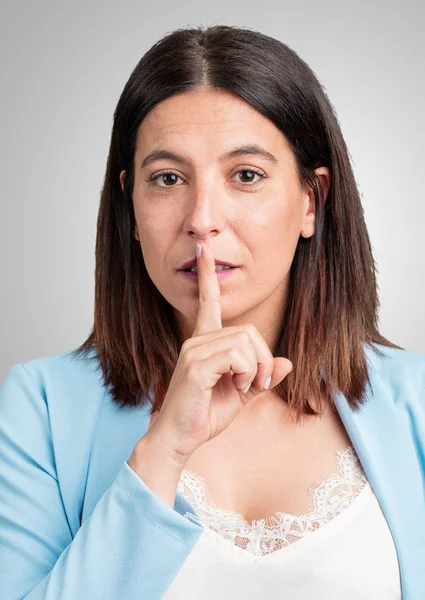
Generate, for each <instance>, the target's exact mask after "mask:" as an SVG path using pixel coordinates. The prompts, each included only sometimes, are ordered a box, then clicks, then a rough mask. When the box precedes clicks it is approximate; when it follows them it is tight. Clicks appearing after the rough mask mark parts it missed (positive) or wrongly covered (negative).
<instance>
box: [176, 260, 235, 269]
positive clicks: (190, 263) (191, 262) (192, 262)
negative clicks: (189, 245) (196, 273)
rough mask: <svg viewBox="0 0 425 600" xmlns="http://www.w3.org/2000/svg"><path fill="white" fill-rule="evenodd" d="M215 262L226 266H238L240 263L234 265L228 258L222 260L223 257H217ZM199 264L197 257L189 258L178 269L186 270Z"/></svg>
mask: <svg viewBox="0 0 425 600" xmlns="http://www.w3.org/2000/svg"><path fill="white" fill-rule="evenodd" d="M214 262H215V264H216V265H224V266H225V267H237V266H238V265H234V264H232V263H230V262H227V261H226V260H221V258H215V259H214ZM196 264H197V259H196V258H192V260H187V261H186V262H185V263H183V264H182V266H181V267H180V268H179V269H177V270H178V271H184V270H185V269H190V267H195V266H196Z"/></svg>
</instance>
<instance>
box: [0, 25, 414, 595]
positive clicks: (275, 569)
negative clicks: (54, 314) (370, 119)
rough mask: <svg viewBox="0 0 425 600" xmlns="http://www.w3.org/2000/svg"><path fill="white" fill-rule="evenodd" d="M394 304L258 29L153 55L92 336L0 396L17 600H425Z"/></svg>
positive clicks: (129, 87)
mask: <svg viewBox="0 0 425 600" xmlns="http://www.w3.org/2000/svg"><path fill="white" fill-rule="evenodd" d="M195 252H196V254H195ZM226 263H228V265H227V266H231V268H230V269H224V266H225V265H226ZM190 268H192V271H194V270H195V269H196V271H197V272H196V273H194V272H192V273H191V272H190V270H189V269H190ZM378 306H379V303H378V297H377V285H376V278H375V265H374V260H373V256H372V251H371V245H370V241H369V237H368V233H367V229H366V225H365V221H364V214H363V209H362V205H361V202H360V198H359V193H358V190H357V188H356V184H355V179H354V175H353V172H352V169H351V166H350V162H349V157H348V151H347V148H346V145H345V143H344V139H343V136H342V134H341V130H340V128H339V125H338V122H337V118H336V116H335V114H334V112H333V110H332V107H331V104H330V102H329V100H328V99H327V97H326V94H325V92H324V90H323V88H322V87H321V85H320V83H319V82H318V80H317V78H316V77H315V75H314V74H313V72H312V71H311V69H310V68H309V67H308V66H307V65H306V64H305V63H304V62H303V61H302V60H301V59H300V58H299V57H298V56H297V55H296V53H295V52H294V51H293V50H291V49H290V48H288V47H287V46H286V45H284V44H282V43H281V42H279V41H278V40H275V39H273V38H270V37H268V36H266V35H263V34H261V33H258V32H254V31H250V30H248V29H243V28H236V27H229V26H214V27H210V28H206V29H202V28H194V29H185V30H178V31H175V32H172V33H171V34H169V35H167V36H166V37H164V38H163V39H162V40H160V41H159V42H158V43H156V44H155V45H154V46H153V47H152V48H151V49H150V50H149V51H148V52H147V53H146V54H145V55H144V56H143V58H142V59H141V60H140V62H139V63H138V65H137V66H136V68H135V69H134V71H133V73H132V74H131V76H130V78H129V80H128V82H127V84H126V86H125V88H124V90H123V93H122V95H121V97H120V100H119V102H118V105H117V108H116V111H115V115H114V124H113V131H112V138H111V145H110V152H109V157H108V164H107V170H106V176H105V183H104V187H103V190H102V196H101V204H100V210H99V217H98V231H97V244H96V294H95V319H94V327H93V329H92V332H91V334H90V336H89V337H88V339H87V340H86V341H85V342H84V344H82V345H81V346H80V347H79V348H77V349H76V350H73V351H69V352H65V353H63V354H60V355H56V356H52V357H45V358H42V359H37V360H33V361H29V362H27V363H19V364H16V365H14V366H13V367H12V369H11V371H10V373H9V374H8V376H7V378H6V381H5V382H4V384H3V386H2V388H1V391H0V428H1V437H2V444H1V449H0V464H1V472H2V495H1V499H0V511H1V512H0V514H1V517H2V518H1V519H0V539H1V549H0V552H1V554H0V567H1V572H2V574H3V575H2V577H1V581H0V592H1V593H0V597H1V598H2V599H4V600H12V599H13V600H15V599H17V598H28V599H30V600H35V599H37V600H41V599H46V600H53V599H54V600H57V599H58V598H61V600H71V599H72V600H74V599H80V598H90V599H91V600H94V599H98V598H99V599H102V600H109V599H110V600H112V599H113V600H116V599H120V600H127V599H130V598H143V599H154V598H168V599H175V598H185V599H186V600H188V599H190V598H197V599H198V598H203V599H209V598H217V597H218V596H220V597H224V598H281V597H282V598H283V597H284V598H285V599H286V600H289V599H292V598H297V599H300V598H312V597H314V598H317V597H323V598H324V597H326V598H327V599H328V600H329V599H333V598H345V599H350V598H352V599H354V598H366V597H368V598H374V599H375V600H376V599H378V598H382V599H384V598H385V599H386V600H390V599H391V600H392V599H394V600H395V599H400V598H403V599H408V600H419V599H420V598H424V597H425V595H424V594H425V575H424V574H423V568H422V567H423V564H422V563H423V556H424V555H425V502H424V480H425V464H424V455H425V408H424V406H425V404H424V396H425V356H424V355H422V354H418V353H413V352H409V351H407V350H404V349H403V348H401V347H400V346H397V345H396V344H394V343H392V342H390V341H388V340H387V339H386V338H384V337H383V336H382V335H381V334H380V333H379V331H378V327H377V311H378Z"/></svg>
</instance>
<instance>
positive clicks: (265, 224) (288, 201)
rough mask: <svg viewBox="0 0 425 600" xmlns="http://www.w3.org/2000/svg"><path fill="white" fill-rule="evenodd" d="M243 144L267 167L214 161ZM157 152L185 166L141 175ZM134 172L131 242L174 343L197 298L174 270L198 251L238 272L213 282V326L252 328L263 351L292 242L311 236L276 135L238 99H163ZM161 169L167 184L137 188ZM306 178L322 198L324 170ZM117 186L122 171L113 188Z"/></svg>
mask: <svg viewBox="0 0 425 600" xmlns="http://www.w3.org/2000/svg"><path fill="white" fill-rule="evenodd" d="M245 144H258V145H260V146H262V147H263V148H264V149H266V150H267V151H268V152H269V153H271V154H272V155H274V157H275V158H276V159H277V162H276V164H274V163H272V162H270V161H269V160H267V159H266V158H264V157H262V156H258V155H254V154H246V155H242V156H236V157H233V158H231V159H228V160H226V161H224V162H220V160H219V159H220V157H221V156H222V155H223V154H224V153H225V152H226V151H228V150H230V149H232V148H234V147H236V146H241V145H245ZM158 148H167V149H170V150H172V151H174V152H176V153H178V154H180V155H182V156H184V157H185V162H184V163H180V162H176V161H175V160H171V159H164V158H163V159H160V160H156V161H154V162H152V163H151V164H150V165H149V166H146V167H144V168H142V162H143V160H144V159H145V157H146V156H147V155H148V154H150V153H151V152H152V151H153V150H154V149H158ZM134 164H135V181H134V188H133V205H134V213H135V220H136V228H135V232H134V235H135V237H136V239H138V240H139V242H140V246H141V249H142V253H143V257H144V261H145V264H146V269H147V271H148V273H149V276H150V277H151V279H152V281H153V283H154V285H155V286H156V287H157V288H158V290H159V291H160V292H161V294H162V295H163V296H164V298H165V299H166V300H167V301H168V302H169V304H170V305H171V306H172V307H173V308H174V311H175V316H176V321H177V324H178V328H179V332H180V343H183V342H184V341H185V340H186V339H187V338H189V337H191V336H192V335H193V331H194V328H195V323H196V316H197V310H198V303H199V297H198V286H197V284H196V283H192V282H190V281H188V280H186V278H185V277H184V276H182V275H181V274H179V273H178V272H177V271H176V269H178V268H179V267H180V266H181V264H182V263H183V262H185V261H186V260H189V259H192V258H195V246H196V242H199V243H207V244H208V245H209V248H210V249H211V251H212V253H213V255H214V257H215V258H221V259H223V260H226V261H228V262H231V263H232V264H235V265H238V266H239V267H240V268H239V269H238V270H237V271H235V272H234V273H233V274H232V275H231V277H229V278H228V279H225V280H222V281H221V282H220V290H221V314H222V326H223V327H228V326H232V325H242V324H246V323H252V324H254V325H255V327H256V328H257V329H258V331H259V332H260V334H261V335H262V336H263V338H264V340H265V341H266V343H267V344H268V346H269V348H272V347H273V346H274V343H275V341H276V339H277V336H278V331H279V327H280V324H281V322H282V315H283V309H284V306H285V300H286V295H287V288H288V277H289V271H290V267H291V263H292V260H293V257H294V253H295V250H296V246H297V243H298V240H299V236H300V235H301V236H303V237H305V238H308V237H310V236H312V235H313V234H314V232H315V211H314V195H313V191H312V190H311V189H302V187H301V185H300V182H299V179H298V176H297V173H296V167H295V159H294V156H293V153H292V150H291V148H290V146H289V144H288V142H287V140H286V138H285V137H284V135H283V134H282V132H281V131H280V130H279V129H278V128H277V127H276V126H275V125H274V124H273V123H272V122H271V121H269V120H268V119H267V118H266V117H264V115H263V114H262V113H260V112H259V111H257V110H256V109H255V108H253V107H252V106H251V105H250V104H249V103H247V102H245V101H244V100H242V99H241V98H239V97H238V96H236V95H234V94H232V93H229V92H227V91H222V90H220V91H217V90H212V89H209V88H198V89H197V90H195V91H190V92H184V93H181V94H178V95H174V96H172V97H170V98H167V99H166V100H164V101H162V102H161V103H159V104H158V105H156V106H155V107H154V108H153V109H152V110H151V111H150V112H149V113H148V114H147V116H146V117H145V119H144V120H143V122H142V123H141V125H140V128H139V131H138V136H137V144H136V153H135V163H134ZM163 170H167V171H170V172H172V173H173V174H174V176H173V175H169V174H168V175H165V174H163V175H161V176H160V177H157V179H156V182H152V183H153V185H149V184H148V182H147V181H146V179H148V178H149V177H150V176H152V175H156V174H158V173H160V172H161V171H163ZM252 170H258V171H259V172H260V173H261V174H263V175H264V176H265V177H264V178H262V177H261V176H260V175H258V174H255V173H253V171H252ZM316 173H317V174H318V175H319V177H320V182H321V185H322V187H323V190H324V195H325V197H326V196H327V193H328V190H329V186H330V173H329V170H328V169H327V168H326V167H319V168H318V169H316ZM124 178H125V171H122V172H121V173H120V182H121V185H122V186H123V185H124ZM256 182H259V183H258V185H255V183H256ZM155 183H156V185H155Z"/></svg>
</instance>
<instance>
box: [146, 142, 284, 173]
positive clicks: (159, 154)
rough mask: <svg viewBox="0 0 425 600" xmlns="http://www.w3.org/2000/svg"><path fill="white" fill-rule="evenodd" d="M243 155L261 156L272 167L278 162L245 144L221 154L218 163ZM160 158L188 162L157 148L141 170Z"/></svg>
mask: <svg viewBox="0 0 425 600" xmlns="http://www.w3.org/2000/svg"><path fill="white" fill-rule="evenodd" d="M245 154H251V155H254V156H261V157H262V158H265V159H266V160H268V161H269V162H271V163H272V164H274V165H277V164H278V162H279V161H278V160H277V158H276V157H275V156H273V154H271V153H270V152H268V151H267V150H265V148H263V147H262V146H260V145H258V144H245V145H244V146H238V147H236V148H233V149H232V150H230V151H229V152H226V153H225V154H223V155H222V156H221V157H220V158H219V162H221V163H222V162H225V161H226V160H229V159H230V158H235V157H236V156H243V155H245ZM162 158H167V159H169V160H174V161H175V162H177V163H180V164H187V163H189V162H190V161H189V160H188V159H187V158H185V157H184V156H182V155H180V154H177V153H176V152H172V151H171V150H167V149H166V148H159V149H157V150H153V151H152V152H151V153H150V154H148V155H147V156H146V158H145V159H144V160H143V162H142V166H141V168H142V169H144V168H145V167H147V166H149V165H150V164H151V163H153V162H154V161H155V160H160V159H162Z"/></svg>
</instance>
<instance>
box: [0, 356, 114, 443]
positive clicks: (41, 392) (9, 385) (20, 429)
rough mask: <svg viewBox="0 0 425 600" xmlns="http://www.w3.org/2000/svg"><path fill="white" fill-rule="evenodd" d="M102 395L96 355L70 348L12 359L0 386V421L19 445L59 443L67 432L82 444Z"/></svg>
mask: <svg viewBox="0 0 425 600" xmlns="http://www.w3.org/2000/svg"><path fill="white" fill-rule="evenodd" d="M105 394H106V389H105V387H104V385H103V379H102V373H101V371H100V369H99V363H98V361H97V356H96V354H95V353H94V352H92V353H91V354H90V355H89V356H87V357H85V358H80V357H76V355H75V351H74V350H69V351H67V352H63V353H60V354H56V355H52V356H44V357H41V358H36V359H32V360H29V361H26V362H20V363H16V364H14V365H13V366H12V367H11V368H10V370H9V372H8V374H7V376H6V379H5V380H4V382H3V384H2V385H1V387H0V420H1V421H2V423H3V427H7V428H8V435H9V436H10V438H11V439H13V438H15V441H16V440H17V438H18V437H19V438H21V441H22V444H29V443H30V442H31V443H33V444H37V443H39V444H45V440H46V439H50V440H51V442H50V443H55V442H56V443H60V441H61V440H62V439H66V440H68V439H69V436H70V435H75V436H76V438H75V439H78V440H80V442H81V443H82V444H83V445H84V443H85V442H86V441H87V442H88V441H89V440H90V437H91V434H92V431H93V426H94V423H95V421H96V419H97V415H98V413H99V410H100V406H101V404H102V402H103V399H104V397H105Z"/></svg>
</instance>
